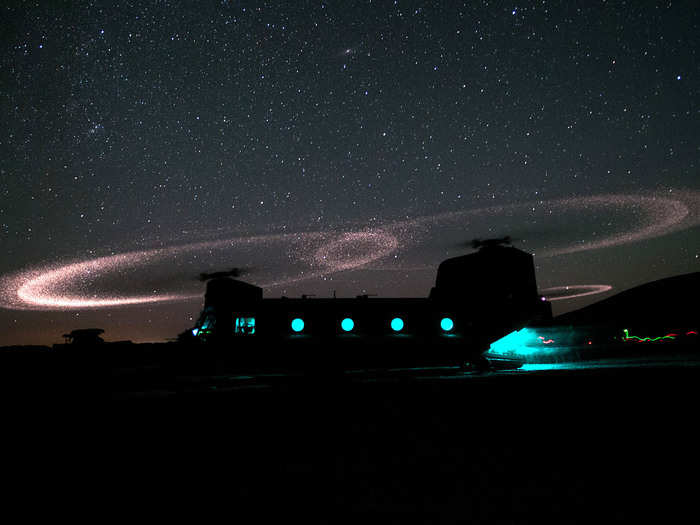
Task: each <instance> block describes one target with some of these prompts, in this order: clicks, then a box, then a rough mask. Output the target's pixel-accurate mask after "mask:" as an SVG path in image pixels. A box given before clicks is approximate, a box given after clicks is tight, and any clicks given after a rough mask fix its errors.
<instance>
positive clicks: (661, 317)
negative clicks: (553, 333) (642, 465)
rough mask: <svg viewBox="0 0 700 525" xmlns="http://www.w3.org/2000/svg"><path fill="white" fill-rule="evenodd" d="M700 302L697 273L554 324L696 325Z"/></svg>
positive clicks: (616, 298) (560, 318)
mask: <svg viewBox="0 0 700 525" xmlns="http://www.w3.org/2000/svg"><path fill="white" fill-rule="evenodd" d="M699 298H700V272H693V273H688V274H684V275H677V276H674V277H667V278H665V279H659V280H657V281H652V282H650V283H646V284H642V285H640V286H637V287H635V288H631V289H629V290H625V291H624V292H620V293H618V294H616V295H613V296H612V297H608V298H606V299H603V300H602V301H599V302H597V303H593V304H591V305H588V306H586V307H584V308H581V309H579V310H574V311H573V312H567V313H565V314H562V315H559V316H557V317H556V318H555V319H554V320H553V324H556V325H565V324H566V325H595V324H610V323H616V324H619V323H623V324H629V325H635V326H639V325H645V326H654V327H656V326H664V327H670V326H688V325H696V324H697V323H698V321H699V319H700V316H698V313H699V311H700V301H699Z"/></svg>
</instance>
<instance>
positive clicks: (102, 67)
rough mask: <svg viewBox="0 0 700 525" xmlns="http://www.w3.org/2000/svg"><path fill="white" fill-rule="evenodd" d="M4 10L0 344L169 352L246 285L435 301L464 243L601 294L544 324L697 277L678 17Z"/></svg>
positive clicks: (684, 53) (437, 10)
mask: <svg viewBox="0 0 700 525" xmlns="http://www.w3.org/2000/svg"><path fill="white" fill-rule="evenodd" d="M1 9H2V11H1V14H2V16H1V17H0V27H1V29H2V30H1V31H0V45H1V46H2V49H1V52H0V104H1V107H0V111H1V114H2V122H3V126H2V131H1V133H0V246H1V247H2V252H1V253H2V256H1V258H0V279H4V280H2V281H0V288H2V294H1V295H0V299H1V300H0V326H1V327H3V329H2V331H1V332H0V345H3V344H4V345H9V344H50V343H53V342H60V341H61V334H63V333H65V332H67V331H70V330H72V329H75V328H87V327H101V328H104V329H106V333H105V338H106V339H107V340H119V339H132V340H135V341H162V340H167V339H168V338H173V337H175V336H176V335H177V334H178V333H179V332H182V331H183V330H185V329H186V328H188V327H190V326H192V324H193V319H196V317H197V315H198V313H199V310H200V309H201V305H202V292H203V284H202V283H201V282H199V281H198V280H197V279H196V277H197V276H198V274H199V273H200V272H203V271H216V270H225V269H228V268H231V267H234V266H236V267H245V268H247V269H249V270H250V271H249V274H247V275H246V276H245V279H246V280H248V281H249V282H253V283H256V284H259V285H262V286H264V288H265V295H266V297H279V296H280V295H288V296H295V295H299V294H301V293H311V294H316V295H317V296H329V295H331V294H332V293H333V291H336V293H337V294H338V296H353V295H356V294H361V293H370V294H377V295H379V296H384V297H391V296H425V295H427V293H428V291H429V289H430V287H431V286H432V284H433V281H434V276H435V270H436V268H437V264H438V263H439V262H440V261H441V260H443V259H445V258H447V257H450V256H455V255H460V254H463V253H468V252H469V250H468V249H467V248H465V247H464V246H463V244H464V243H465V241H469V240H470V239H473V238H477V237H478V238H487V237H494V236H503V235H511V236H512V237H513V238H514V245H515V246H516V247H519V248H521V249H524V250H527V251H529V252H531V253H534V255H535V262H536V268H537V278H538V284H539V286H540V289H541V290H544V292H543V293H544V294H545V295H546V294H547V292H546V290H548V289H550V288H551V289H556V290H558V291H557V292H556V293H558V294H560V295H561V292H560V288H559V287H562V286H572V287H574V286H584V285H592V286H599V288H595V287H594V288H590V290H598V291H600V290H605V291H604V292H603V293H597V294H595V295H586V296H584V297H579V298H573V299H563V300H557V301H556V302H555V303H553V304H554V305H555V313H558V312H564V311H568V310H571V309H574V308H578V307H581V306H583V305H585V304H589V303H590V302H593V301H595V300H598V299H601V298H604V297H606V296H609V295H610V294H612V293H615V292H619V291H622V290H624V289H627V288H630V287H632V286H636V285H638V284H642V283H644V282H648V281H650V280H654V279H658V278H662V277H667V276H671V275H677V274H680V273H687V272H692V271H698V270H699V269H700V255H699V254H700V227H699V226H698V225H699V224H700V177H699V176H698V173H699V170H698V168H699V162H700V118H699V116H700V115H699V108H698V100H700V68H699V61H698V49H700V45H699V44H700V42H699V40H700V10H698V9H697V4H696V3H695V2H694V1H686V2H683V1H665V2H651V1H649V2H647V1H642V0H639V1H629V2H624V1H617V2H613V1H608V2H605V1H596V0H586V1H572V0H566V1H561V2H556V1H552V2H545V1H537V2H457V1H446V2H411V1H407V0H398V1H376V0H375V1H369V0H365V1H345V0H344V1H336V2H334V1H328V2H321V1H279V2H272V1H259V2H238V1H233V0H231V1H218V2H169V1H153V2H149V1H143V2H141V1H138V2H96V1H91V2H4V3H3V7H2V8H1ZM37 279H38V280H37ZM603 285H604V286H603ZM600 286H603V287H602V288H600ZM576 290H579V291H580V290H588V288H576ZM18 292H20V294H19V295H18ZM555 295H556V294H555V291H554V290H552V297H555Z"/></svg>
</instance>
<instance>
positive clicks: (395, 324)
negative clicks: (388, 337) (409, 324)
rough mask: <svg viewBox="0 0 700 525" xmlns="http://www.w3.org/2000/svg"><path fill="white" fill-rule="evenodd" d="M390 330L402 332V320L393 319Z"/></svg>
mask: <svg viewBox="0 0 700 525" xmlns="http://www.w3.org/2000/svg"><path fill="white" fill-rule="evenodd" d="M391 329H392V330H393V331H394V332H400V331H401V330H403V319H401V318H400V317H394V318H393V319H392V320H391Z"/></svg>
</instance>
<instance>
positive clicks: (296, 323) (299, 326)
mask: <svg viewBox="0 0 700 525" xmlns="http://www.w3.org/2000/svg"><path fill="white" fill-rule="evenodd" d="M303 329H304V320H303V319H300V318H299V317H297V318H295V319H293V320H292V330H294V331H295V332H297V333H298V332H301V331H302V330H303Z"/></svg>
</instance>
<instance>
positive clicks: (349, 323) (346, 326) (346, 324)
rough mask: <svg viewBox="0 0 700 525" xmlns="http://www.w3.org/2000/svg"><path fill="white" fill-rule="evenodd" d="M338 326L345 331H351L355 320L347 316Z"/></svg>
mask: <svg viewBox="0 0 700 525" xmlns="http://www.w3.org/2000/svg"><path fill="white" fill-rule="evenodd" d="M340 327H341V328H342V329H343V330H344V331H345V332H352V329H353V328H355V321H353V320H352V319H350V318H349V317H346V318H345V319H343V320H342V321H341V322H340Z"/></svg>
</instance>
